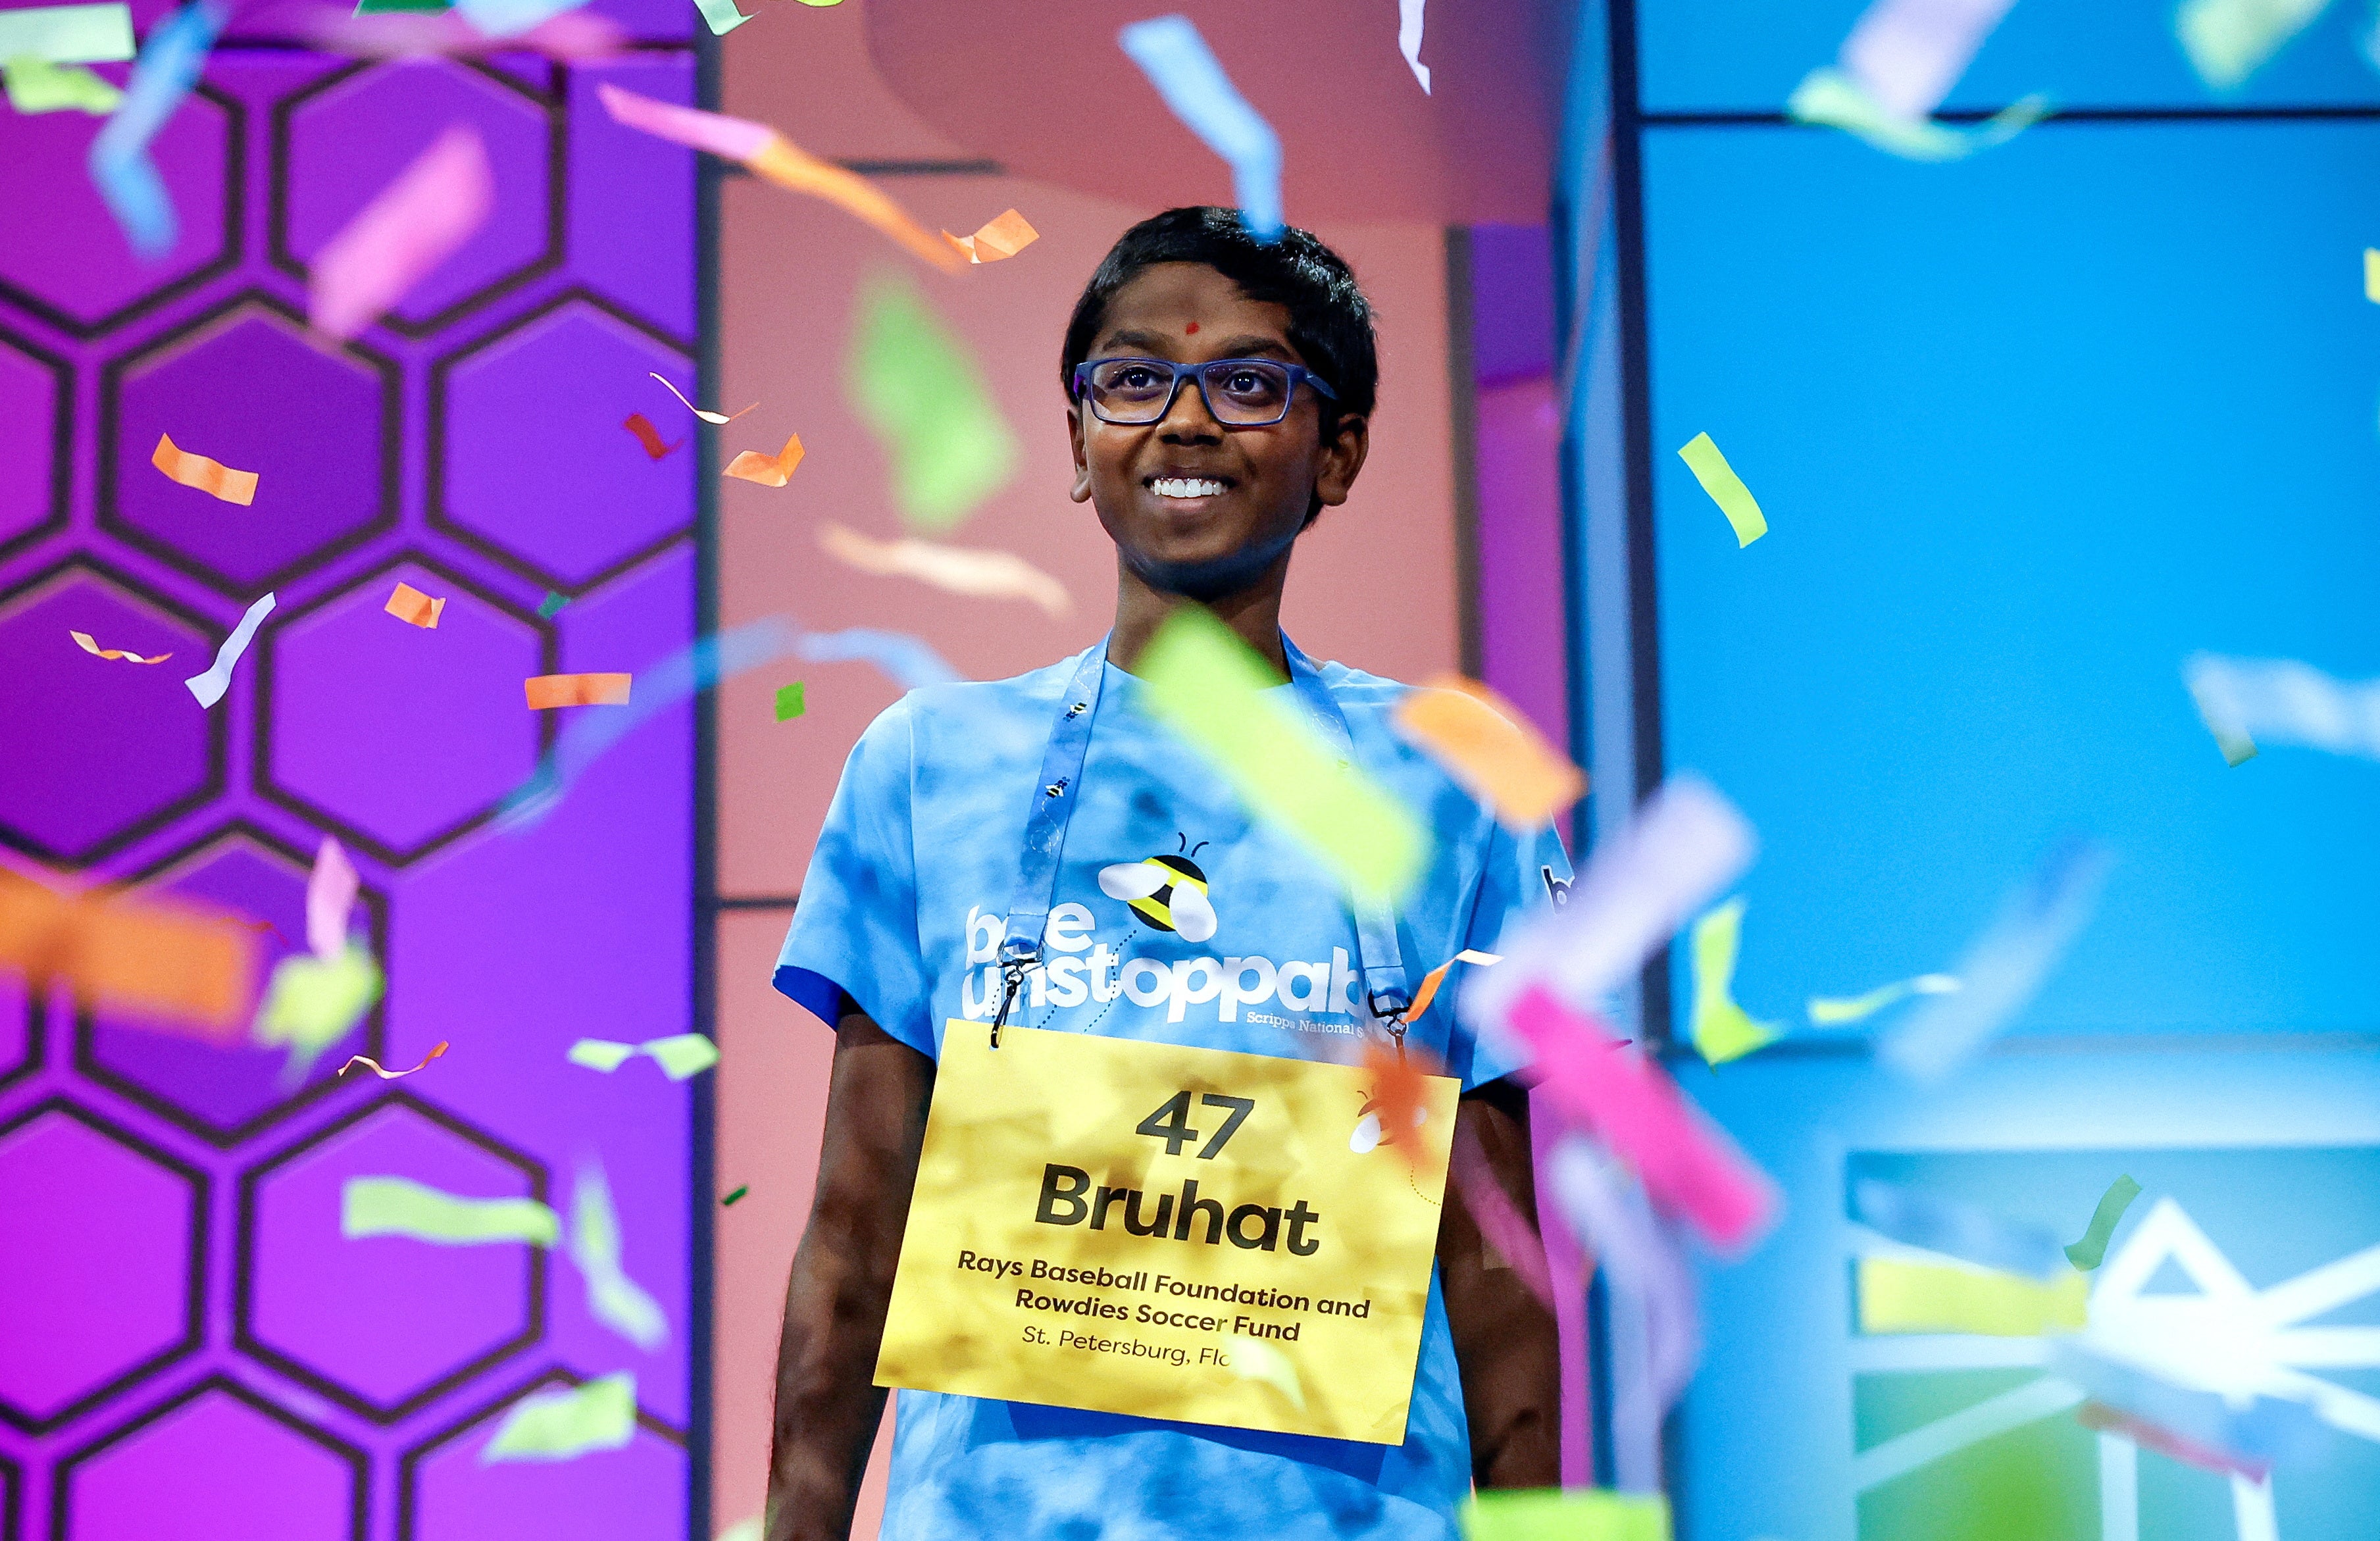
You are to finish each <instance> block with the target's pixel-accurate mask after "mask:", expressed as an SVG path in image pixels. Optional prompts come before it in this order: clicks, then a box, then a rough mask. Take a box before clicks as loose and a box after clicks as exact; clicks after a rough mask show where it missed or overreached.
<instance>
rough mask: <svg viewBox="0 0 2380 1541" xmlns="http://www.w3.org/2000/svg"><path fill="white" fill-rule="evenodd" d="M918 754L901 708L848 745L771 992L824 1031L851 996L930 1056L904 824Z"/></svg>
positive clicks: (910, 848) (912, 861)
mask: <svg viewBox="0 0 2380 1541" xmlns="http://www.w3.org/2000/svg"><path fill="white" fill-rule="evenodd" d="M914 745H915V738H914V733H913V729H912V725H911V722H910V717H909V708H908V703H907V702H905V701H903V702H899V703H896V704H895V705H893V706H892V708H891V709H889V710H886V711H885V712H884V713H883V715H881V716H880V717H878V718H877V719H876V721H875V722H871V723H869V724H868V731H867V732H866V733H864V734H860V737H859V742H858V743H857V744H856V745H854V746H852V751H851V758H850V759H849V760H848V761H846V762H845V763H844V768H843V781H842V783H840V784H838V785H837V786H836V787H835V789H834V801H833V802H832V803H831V804H830V805H828V807H827V810H826V823H825V825H824V827H822V828H821V829H820V831H819V838H818V846H817V848H816V849H815V850H814V851H813V852H812V853H811V855H810V868H809V872H808V874H807V876H806V877H804V878H803V880H802V892H801V897H800V899H799V900H798V902H797V903H796V904H795V908H794V924H793V927H792V928H791V929H789V930H788V931H787V932H786V933H785V945H784V950H783V952H781V953H778V955H777V970H776V976H775V984H776V987H777V989H779V990H781V991H783V993H784V994H786V995H789V996H791V997H792V998H793V999H794V1000H795V1001H799V1002H800V1003H801V1004H803V1005H804V1006H807V1007H808V1008H809V1009H810V1010H811V1011H812V1012H814V1013H817V1014H818V1015H819V1016H820V1018H822V1019H823V1020H825V1021H826V1022H828V1023H830V1024H832V1023H833V1022H834V1021H835V1019H836V1016H837V1014H838V1007H839V1004H840V997H841V996H843V995H848V996H850V997H851V998H852V1000H854V1001H857V1002H858V1004H859V1009H860V1010H861V1011H863V1012H866V1013H868V1016H869V1017H871V1018H873V1019H874V1021H875V1022H876V1025H878V1026H880V1027H881V1028H883V1029H884V1030H885V1031H886V1032H887V1033H889V1034H891V1035H892V1037H895V1038H898V1039H900V1040H901V1041H902V1042H903V1043H905V1044H907V1045H908V1046H909V1047H910V1048H912V1049H915V1050H917V1051H918V1052H920V1053H922V1054H927V1055H931V1054H932V1053H933V1052H934V1032H933V1019H932V1015H931V1013H930V1011H929V997H930V994H931V989H930V986H929V981H928V979H927V977H926V967H925V960H924V957H923V955H922V954H921V953H920V951H919V948H918V945H917V853H916V846H915V843H914V842H913V841H912V839H911V828H912V826H911V823H910V798H911V786H912V780H911V771H912V768H913V764H914V759H915V754H914Z"/></svg>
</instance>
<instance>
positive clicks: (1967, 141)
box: [1785, 69, 2055, 161]
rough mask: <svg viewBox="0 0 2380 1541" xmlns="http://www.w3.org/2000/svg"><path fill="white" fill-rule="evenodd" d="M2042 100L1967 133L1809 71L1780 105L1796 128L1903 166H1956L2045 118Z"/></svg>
mask: <svg viewBox="0 0 2380 1541" xmlns="http://www.w3.org/2000/svg"><path fill="white" fill-rule="evenodd" d="M2054 110H2055V109H2054V108H2053V106H2052V104H2051V103H2050V100H2049V98H2047V97H2046V96H2040V95H2034V96H2027V97H2024V98H2022V99H2021V100H2019V101H2017V102H2014V103H2010V105H2008V106H2006V107H2003V108H2001V109H2000V110H1999V111H1998V113H1996V114H1994V115H1992V116H1991V117H1989V118H1987V119H1986V120H1985V121H1984V122H1982V123H1979V124H1977V125H1975V127H1973V128H1952V127H1947V126H1945V125H1943V124H1939V123H1937V122H1935V121H1934V120H1933V119H1932V118H1926V117H1903V116H1901V115H1899V114H1897V113H1895V112H1893V111H1891V110H1890V109H1888V108H1887V107H1886V106H1885V105H1884V104H1883V103H1880V102H1878V101H1876V98H1874V97H1872V96H1870V95H1869V94H1868V93H1867V91H1866V90H1865V89H1864V87H1862V86H1861V85H1860V83H1859V82H1858V81H1856V80H1854V79H1852V78H1851V77H1850V76H1848V75H1846V74H1844V73H1843V72H1842V71H1841V70H1840V69H1814V70H1812V71H1810V73H1809V74H1808V75H1806V76H1804V77H1803V79H1802V83H1801V84H1800V85H1798V86H1796V87H1794V88H1793V94H1792V95H1791V96H1790V97H1788V98H1787V99H1786V102H1785V111H1786V114H1787V115H1789V116H1791V118H1792V119H1793V121H1795V122H1796V123H1808V124H1814V125H1815V126H1817V127H1821V128H1840V129H1841V130H1842V131H1843V132H1845V133H1847V134H1850V135H1852V136H1853V137H1854V138H1857V139H1860V140H1864V141H1866V142H1867V143H1868V144H1870V145H1873V146H1875V147H1876V149H1878V150H1881V151H1883V152H1885V153H1887V154H1888V155H1898V156H1900V158H1901V159H1902V160H1904V161H1957V160H1963V159H1965V158H1966V157H1967V156H1969V155H1972V154H1973V153H1975V152H1977V151H1979V150H1989V149H1991V148H1992V147H1993V146H1994V145H1998V144H2005V143H2007V142H2008V141H2009V140H2012V139H2014V138H2016V137H2017V136H2018V135H2019V134H2022V133H2023V132H2024V131H2025V130H2026V129H2027V128H2030V127H2033V126H2034V124H2036V123H2038V122H2040V121H2041V120H2042V119H2043V118H2045V117H2047V116H2048V115H2050V113H2051V112H2052V111H2054Z"/></svg>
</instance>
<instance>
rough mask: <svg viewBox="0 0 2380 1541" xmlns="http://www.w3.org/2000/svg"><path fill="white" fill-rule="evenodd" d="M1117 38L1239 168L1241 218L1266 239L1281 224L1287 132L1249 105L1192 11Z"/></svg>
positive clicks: (1212, 146) (1236, 187)
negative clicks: (1277, 131) (1283, 142)
mask: <svg viewBox="0 0 2380 1541" xmlns="http://www.w3.org/2000/svg"><path fill="white" fill-rule="evenodd" d="M1116 42H1118V44H1119V45H1121V46H1122V47H1123V51H1124V53H1125V54H1126V55H1128V56H1129V57H1130V58H1131V59H1132V62H1133V63H1135V64H1136V65H1138V66H1139V67H1140V71H1141V73H1142V74H1144V75H1146V76H1147V77H1148V83H1149V84H1150V85H1152V86H1155V87H1156V88H1157V94H1158V95H1159V96H1160V97H1163V98H1164V99H1165V105H1166V106H1167V107H1168V108H1170V109H1171V110H1172V114H1173V115H1174V116H1175V117H1178V118H1180V119H1181V120H1182V124H1183V127H1186V128H1188V129H1189V130H1190V131H1191V132H1192V133H1194V134H1196V135H1197V136H1198V138H1199V139H1201V140H1205V141H1206V145H1207V148H1208V149H1209V150H1211V151H1213V152H1215V153H1216V154H1218V155H1220V156H1221V157H1222V158H1223V160H1224V162H1225V163H1226V164H1229V165H1230V166H1231V168H1232V188H1233V196H1234V197H1236V198H1237V199H1238V200H1239V205H1240V220H1241V223H1243V224H1245V225H1246V226H1247V230H1248V233H1249V234H1250V235H1252V236H1254V237H1256V238H1257V240H1259V241H1270V240H1275V239H1278V238H1279V237H1280V235H1281V138H1280V136H1279V135H1277V134H1275V133H1274V132H1273V131H1272V125H1271V124H1269V123H1267V122H1266V121H1265V120H1264V118H1263V116H1262V115H1260V114H1258V113H1257V110H1256V109H1255V108H1254V107H1252V106H1250V105H1248V102H1247V98H1245V97H1244V96H1242V95H1241V94H1240V92H1239V88H1238V87H1236V86H1234V85H1233V84H1232V78H1231V77H1230V76H1229V75H1227V74H1225V73H1224V72H1223V67H1222V65H1221V64H1220V63H1219V62H1218V61H1217V60H1216V58H1215V55H1214V52H1213V50H1211V49H1209V48H1208V46H1207V40H1206V39H1205V38H1203V37H1201V36H1199V34H1198V27H1197V24H1196V22H1193V21H1192V20H1191V19H1190V18H1188V17H1186V16H1160V17H1156V18H1151V19H1149V20H1147V21H1135V22H1134V23H1132V24H1131V25H1130V26H1128V27H1126V28H1124V29H1123V31H1121V32H1119V33H1118V34H1117V35H1116Z"/></svg>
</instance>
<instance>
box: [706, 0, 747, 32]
mask: <svg viewBox="0 0 2380 1541" xmlns="http://www.w3.org/2000/svg"><path fill="white" fill-rule="evenodd" d="M694 8H695V9H696V10H698V11H700V12H701V13H702V19H703V21H704V22H705V23H706V24H707V25H708V26H709V27H710V30H711V32H712V33H713V34H714V35H715V36H718V37H725V36H726V35H727V34H728V33H730V32H732V31H734V30H735V29H736V28H738V27H741V26H743V25H744V23H746V22H747V21H749V20H751V19H752V18H750V17H748V16H746V15H745V14H744V13H743V12H742V11H739V10H737V9H736V8H735V0H694Z"/></svg>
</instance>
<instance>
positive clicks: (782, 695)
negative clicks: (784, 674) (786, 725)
mask: <svg viewBox="0 0 2380 1541" xmlns="http://www.w3.org/2000/svg"><path fill="white" fill-rule="evenodd" d="M802 694H803V692H802V682H801V681H799V680H795V682H794V683H793V684H791V685H781V686H778V687H777V721H778V722H792V721H793V720H794V719H795V718H796V717H799V716H800V715H801V714H802V713H803V712H804V711H806V710H808V707H807V703H806V702H804V700H803V699H802Z"/></svg>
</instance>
